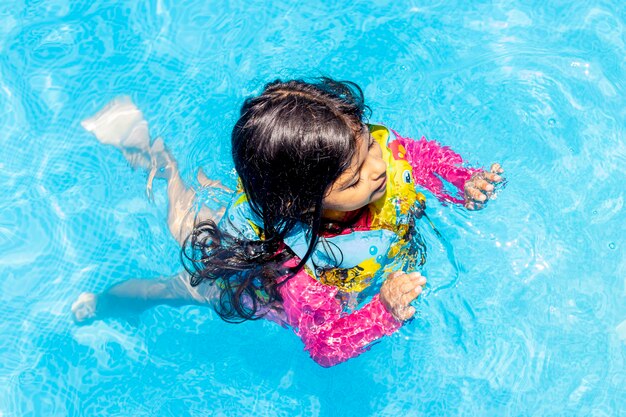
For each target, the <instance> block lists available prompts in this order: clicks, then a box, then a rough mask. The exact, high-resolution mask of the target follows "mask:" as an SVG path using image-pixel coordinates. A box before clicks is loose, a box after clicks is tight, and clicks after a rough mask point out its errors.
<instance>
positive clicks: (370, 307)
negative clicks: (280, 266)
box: [280, 270, 402, 367]
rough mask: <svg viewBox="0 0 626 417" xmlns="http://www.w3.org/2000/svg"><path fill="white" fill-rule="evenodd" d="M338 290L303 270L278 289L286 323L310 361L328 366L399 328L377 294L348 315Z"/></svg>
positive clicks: (360, 350) (357, 352) (339, 361)
mask: <svg viewBox="0 0 626 417" xmlns="http://www.w3.org/2000/svg"><path fill="white" fill-rule="evenodd" d="M337 292H338V289H337V288H336V287H333V286H328V285H324V284H322V283H320V282H318V281H316V280H315V279H314V278H313V277H311V276H310V275H309V274H308V273H307V272H306V271H304V270H302V271H300V272H298V274H296V275H295V276H293V277H291V278H290V279H289V280H288V281H287V282H285V283H284V284H283V285H282V286H281V287H280V293H281V295H282V297H283V309H284V314H285V316H286V317H285V318H286V320H287V322H288V324H289V325H290V326H291V327H292V328H293V329H294V331H295V333H296V334H297V335H298V336H299V337H300V338H301V339H302V341H303V342H304V346H305V350H307V351H308V352H309V354H310V355H311V358H313V360H314V361H315V362H317V363H318V364H320V365H321V366H324V367H330V366H333V365H336V364H338V363H341V362H344V361H346V360H348V359H350V358H353V357H355V356H358V355H360V354H361V353H363V352H365V351H366V350H368V348H369V346H370V344H371V343H372V342H374V341H376V340H378V339H380V338H381V337H383V336H385V335H390V334H392V333H393V332H395V331H396V330H398V329H399V328H400V327H401V326H402V322H400V321H398V320H396V319H395V318H394V317H393V316H392V315H391V313H389V312H388V311H387V309H386V308H385V306H384V305H383V304H382V303H381V301H380V300H379V298H378V297H379V296H378V295H376V296H375V297H374V298H373V299H372V300H371V301H370V302H369V303H367V304H366V305H364V306H363V307H362V308H360V309H359V310H356V311H354V312H352V313H350V314H347V313H344V312H343V309H342V306H341V303H340V301H339V300H338V299H337V298H336V296H337Z"/></svg>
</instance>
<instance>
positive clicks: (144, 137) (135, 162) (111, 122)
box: [81, 97, 151, 170]
mask: <svg viewBox="0 0 626 417" xmlns="http://www.w3.org/2000/svg"><path fill="white" fill-rule="evenodd" d="M81 125H82V126H83V127H84V128H85V129H86V130H87V131H89V132H91V133H93V134H94V135H95V136H96V138H97V139H98V140H99V141H100V143H103V144H105V145H113V146H115V147H116V148H118V149H119V150H121V151H122V153H123V154H124V156H125V157H126V159H127V160H128V162H129V163H130V164H131V166H132V167H133V168H138V167H141V168H143V169H148V170H149V169H150V168H151V163H150V162H151V161H150V135H149V133H148V123H147V122H146V120H145V119H144V118H143V114H142V113H141V110H139V109H138V108H137V106H135V104H134V103H133V102H132V101H131V100H130V98H129V97H118V98H115V99H113V101H111V102H110V103H109V104H107V105H106V106H104V108H103V109H102V110H100V111H99V112H98V113H96V114H95V115H94V116H92V117H90V118H89V119H85V120H83V121H82V122H81Z"/></svg>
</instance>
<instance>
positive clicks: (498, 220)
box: [0, 0, 626, 417]
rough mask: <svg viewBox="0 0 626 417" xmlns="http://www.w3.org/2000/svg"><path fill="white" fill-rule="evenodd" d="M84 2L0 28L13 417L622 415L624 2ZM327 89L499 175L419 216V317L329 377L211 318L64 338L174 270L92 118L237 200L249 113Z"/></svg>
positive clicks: (31, 8)
mask: <svg viewBox="0 0 626 417" xmlns="http://www.w3.org/2000/svg"><path fill="white" fill-rule="evenodd" d="M76 3H77V4H72V3H71V2H68V1H46V2H38V1H34V2H19V1H15V2H12V3H4V4H2V5H0V16H1V20H2V22H3V24H2V25H1V27H0V60H1V61H0V71H1V72H0V126H1V127H2V133H0V149H1V151H0V152H1V153H0V169H1V172H2V178H3V181H2V184H3V187H2V189H1V190H0V197H2V198H0V286H1V291H0V317H1V319H0V335H1V337H0V386H4V387H5V388H4V389H3V390H1V391H0V416H2V417H6V416H28V415H35V416H53V415H59V416H61V415H72V416H78V415H86V416H92V415H93V416H96V415H97V416H105V415H123V416H144V415H145V416H164V415H175V416H179V415H181V416H182V415H224V416H227V415H228V416H229V415H238V416H247V415H250V416H257V415H285V416H291V415H305V416H341V415H356V416H397V415H409V416H439V415H451V416H453V415H458V416H469V415H471V416H507V415H514V416H519V415H524V416H526V415H535V416H557V415H559V416H561V415H562V416H573V415H576V416H588V415H593V416H618V415H626V390H625V387H626V372H625V371H626V260H625V259H624V237H623V236H624V230H626V216H624V213H625V211H624V207H623V206H624V186H623V184H624V180H625V177H626V168H625V167H626V139H625V131H626V111H625V109H626V99H625V98H624V97H625V96H626V91H625V90H626V88H625V87H626V85H625V80H626V67H625V66H626V61H624V56H626V46H625V42H626V35H625V31H624V30H625V29H624V28H625V20H626V12H625V9H624V6H623V2H621V1H618V0H612V1H603V2H600V1H598V2H576V3H574V2H558V1H552V2H534V3H532V2H531V3H529V2H521V1H507V2H505V1H499V2H496V3H491V2H472V3H471V4H467V3H465V2H432V1H431V2H424V1H411V2H392V1H378V2H375V3H376V4H375V5H373V4H372V2H364V1H356V2H332V3H331V2H307V3H306V4H300V3H296V2H291V3H290V2H284V3H282V4H274V2H272V3H270V2H267V1H262V2H257V1H251V2H244V1H234V2H228V3H226V2H202V1H192V2H185V4H181V3H179V2H173V1H165V0H159V1H155V2H153V3H152V4H151V5H149V6H147V5H142V4H130V5H129V4H125V5H121V4H116V3H115V2H103V1H95V2H93V4H92V5H87V3H85V4H84V5H83V4H82V3H81V2H76ZM270 4H271V5H270ZM331 4H332V5H331ZM321 73H323V74H328V75H332V76H334V77H337V78H347V79H351V80H354V81H356V82H358V83H359V84H360V85H361V86H362V87H363V88H364V91H365V94H366V97H367V98H368V101H369V104H370V106H371V107H372V109H373V111H374V112H373V118H372V119H373V120H375V121H384V122H385V123H387V124H389V125H390V126H392V127H393V128H395V129H396V130H398V131H399V132H401V133H403V134H405V135H411V136H415V137H417V136H419V135H422V134H423V135H426V136H427V137H428V138H431V139H439V140H440V141H441V142H443V143H445V144H448V145H450V146H451V147H452V148H453V149H455V150H456V151H458V152H459V153H461V154H462V155H464V156H466V157H467V159H468V160H470V161H472V162H474V163H477V164H478V163H480V164H484V165H487V164H488V163H490V162H492V161H499V162H501V163H502V164H503V166H504V167H505V169H506V170H507V180H508V184H507V187H506V188H505V189H504V190H503V191H502V192H501V193H500V194H499V196H498V199H497V200H496V201H494V202H493V203H491V204H490V206H489V207H488V208H487V209H486V210H484V211H482V212H476V213H468V212H465V211H463V210H460V209H457V208H454V207H449V206H443V205H441V204H439V203H437V202H435V200H434V199H432V198H430V199H429V206H430V208H429V210H430V217H431V218H432V219H433V221H435V222H436V224H437V225H438V227H439V229H440V230H441V231H442V232H443V233H444V235H445V236H446V237H447V240H448V242H449V243H450V244H449V246H446V245H443V244H442V243H441V242H439V241H438V240H437V239H436V238H434V237H433V236H430V238H429V241H428V245H429V259H428V263H427V265H426V268H425V272H424V274H425V275H426V276H428V278H429V283H430V286H431V287H430V290H429V291H428V292H427V293H425V294H424V296H423V297H422V299H421V301H420V303H419V306H420V309H419V312H418V318H417V319H416V320H414V321H413V322H411V323H410V324H409V325H407V326H405V327H404V328H403V329H402V330H401V331H400V332H399V333H397V334H395V335H394V336H392V337H389V338H386V339H384V340H383V341H382V342H381V343H379V344H377V345H376V346H374V347H373V348H372V350H371V351H370V352H368V353H366V354H364V355H362V356H360V357H358V358H356V359H352V360H350V361H348V362H347V363H345V364H342V365H339V366H336V367H334V368H330V369H323V368H320V367H319V366H318V365H316V364H315V363H314V362H313V361H311V360H310V359H309V358H308V355H307V354H306V353H305V352H303V351H302V345H301V342H300V341H299V340H298V338H297V337H296V336H294V335H293V334H292V333H291V332H289V331H286V330H283V329H281V328H279V327H278V326H276V325H273V324H271V323H265V322H257V323H246V324H242V325H236V326H235V325H228V324H225V323H223V322H221V321H220V320H219V318H217V317H216V315H215V314H214V313H212V312H211V311H209V310H207V309H204V308H197V307H187V308H182V309H171V308H167V307H159V308H156V309H154V310H150V311H148V312H146V313H144V314H142V315H141V316H140V317H138V318H137V319H136V320H132V321H131V322H127V321H119V320H107V321H103V322H97V323H95V324H93V325H91V326H86V327H77V326H75V325H74V324H73V323H72V321H71V319H70V311H69V307H70V304H71V302H72V301H73V300H74V298H75V297H76V296H77V295H78V294H79V293H80V292H81V291H86V290H91V291H98V290H102V289H104V288H105V287H107V286H108V285H110V284H112V283H114V282H117V281H118V280H121V279H122V278H125V277H131V276H136V277H152V276H158V275H167V274H171V273H174V272H175V271H177V269H178V268H179V263H178V249H177V246H176V243H175V242H174V240H173V239H172V238H171V237H170V236H169V233H168V231H167V227H166V224H165V220H164V219H165V213H166V212H165V195H164V194H165V193H164V189H163V184H161V183H159V184H157V189H156V194H155V201H154V203H151V202H150V201H148V200H147V199H146V198H145V181H146V178H145V176H144V175H143V174H141V173H139V172H133V171H132V170H131V169H130V167H128V165H127V164H126V162H125V161H124V159H123V158H122V156H121V155H120V154H119V152H117V151H116V150H115V149H113V148H110V147H104V146H102V145H100V144H99V143H98V142H97V141H96V140H95V139H94V138H93V137H91V136H90V135H89V134H88V133H87V132H85V131H84V130H82V128H81V127H80V125H79V122H80V120H82V119H84V118H85V117H87V116H90V115H92V114H93V113H94V112H95V111H96V110H98V109H99V108H101V107H102V105H104V104H105V103H106V102H108V101H109V100H111V99H112V98H114V97H116V96H118V95H130V96H131V97H132V98H133V100H134V101H135V102H136V103H137V104H138V106H139V107H140V108H141V109H142V110H143V111H144V113H145V115H146V118H147V119H148V121H149V122H150V128H151V133H152V134H153V136H162V137H164V138H165V141H166V143H167V144H168V146H169V147H170V149H171V150H172V152H173V153H174V154H175V156H176V157H177V158H178V160H179V164H180V167H181V169H182V171H183V175H184V176H185V178H187V179H188V180H190V181H191V179H192V178H193V177H194V173H195V172H194V170H195V169H196V168H197V167H199V166H201V167H203V168H204V170H205V171H206V172H207V174H208V175H209V176H219V177H221V178H224V179H225V180H226V181H232V176H231V174H230V172H231V170H232V166H231V164H230V162H229V149H228V137H229V132H230V129H231V127H232V124H233V122H234V120H235V119H236V117H237V112H238V107H239V105H240V103H241V101H242V99H243V98H244V97H246V96H247V95H249V94H251V93H252V92H257V91H259V89H260V88H261V86H262V84H263V83H265V82H267V81H269V80H271V79H273V78H276V77H279V76H280V77H290V76H303V75H304V76H306V75H319V74H321Z"/></svg>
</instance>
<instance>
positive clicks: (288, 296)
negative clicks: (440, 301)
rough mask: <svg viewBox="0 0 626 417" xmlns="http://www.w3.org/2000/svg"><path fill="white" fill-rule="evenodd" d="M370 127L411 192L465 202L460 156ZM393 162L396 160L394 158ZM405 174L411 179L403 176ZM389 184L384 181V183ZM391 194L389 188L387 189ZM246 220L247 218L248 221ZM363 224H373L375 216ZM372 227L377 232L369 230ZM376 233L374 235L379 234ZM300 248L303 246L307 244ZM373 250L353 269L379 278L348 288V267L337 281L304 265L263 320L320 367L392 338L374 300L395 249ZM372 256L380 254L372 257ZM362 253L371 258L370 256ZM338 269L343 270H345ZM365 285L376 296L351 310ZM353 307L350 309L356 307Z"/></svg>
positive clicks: (391, 322)
mask: <svg viewBox="0 0 626 417" xmlns="http://www.w3.org/2000/svg"><path fill="white" fill-rule="evenodd" d="M370 129H371V130H372V132H373V133H372V135H373V136H374V130H376V129H378V130H377V131H378V133H381V129H384V131H383V132H382V133H381V134H385V132H386V135H387V136H385V137H384V138H382V139H380V140H383V139H384V140H386V145H387V148H386V149H387V150H388V151H389V152H388V153H386V154H387V155H388V157H389V158H390V159H389V161H391V163H394V160H396V161H400V162H401V163H403V164H405V165H400V167H401V168H400V171H402V169H403V167H405V166H406V168H408V169H407V170H405V171H403V172H401V174H403V175H404V176H406V177H407V183H409V185H410V187H411V188H412V189H413V192H415V191H414V187H415V184H417V185H420V186H422V187H424V188H426V189H427V190H429V191H430V192H432V193H433V194H435V195H436V196H437V197H438V198H439V199H441V200H445V201H448V202H453V203H462V202H463V199H462V191H463V186H464V184H465V182H466V181H467V180H468V179H469V178H470V177H471V175H472V174H473V173H474V172H475V170H472V169H468V168H464V167H462V163H463V160H462V159H461V157H460V156H459V155H458V154H456V153H455V152H453V151H452V150H451V149H450V148H448V147H444V146H441V145H439V144H438V143H437V142H435V141H428V140H426V138H424V137H422V138H421V139H420V140H419V141H414V140H412V139H409V138H404V137H401V136H400V135H398V134H397V133H396V132H393V131H389V130H387V129H386V128H384V127H383V126H379V125H372V126H371V127H370ZM391 132H393V135H391ZM391 158H394V159H393V160H392V159H391ZM391 163H388V165H391ZM407 163H408V164H407ZM390 169H391V168H388V175H389V176H390V177H391V175H395V176H396V177H399V176H400V175H399V174H396V173H394V172H392V171H391V170H390ZM411 171H412V172H411ZM407 172H408V173H409V175H407ZM411 177H412V178H411ZM408 179H411V181H410V182H409V181H408ZM413 179H414V183H415V184H414V183H413ZM442 180H445V181H447V182H448V183H450V184H452V185H453V186H454V187H455V188H456V189H457V190H458V195H450V194H449V193H447V192H446V190H445V188H444V184H443V181H442ZM391 182H392V181H388V183H391ZM388 187H391V185H388ZM389 191H390V188H388V192H389ZM389 195H391V194H389ZM389 195H386V196H385V197H384V198H385V199H391V197H389ZM394 198H396V200H397V201H396V200H394V204H395V206H400V205H402V204H403V202H404V200H403V199H402V196H400V197H394ZM411 201H412V202H411V204H414V201H415V200H414V199H413V200H411ZM372 204H374V203H372ZM231 211H232V212H233V213H235V211H236V210H235V209H234V208H233V207H231V208H229V212H231ZM229 212H227V215H226V216H225V217H227V218H228V217H230V219H231V221H233V220H234V218H235V216H233V215H230V216H229ZM407 213H408V214H409V215H410V214H411V213H412V212H411V211H408V212H407ZM235 214H236V213H235ZM368 219H369V217H368ZM394 219H395V217H394ZM398 219H399V217H398ZM248 221H250V220H249V219H248ZM367 221H371V222H376V218H374V219H373V220H367ZM398 221H400V220H398ZM239 223H241V222H239ZM231 227H232V226H231ZM371 229H375V228H374V227H372V228H371ZM379 229H380V230H378V229H376V230H373V231H372V232H371V233H379V234H380V233H388V234H391V232H389V231H388V230H383V229H384V226H381V227H380V228H379ZM379 234H376V235H375V236H379ZM248 235H249V236H248V237H249V238H252V237H254V236H251V232H250V231H248ZM352 235H354V236H352ZM381 236H382V235H381ZM394 236H395V235H394ZM342 237H343V238H350V237H352V239H354V240H353V241H352V242H350V245H348V246H347V247H348V248H349V249H350V250H352V249H353V248H356V247H355V246H354V245H356V244H360V243H362V242H363V241H368V239H371V237H370V235H366V234H363V235H359V234H358V233H352V234H350V233H347V234H346V233H344V234H343V235H342V236H338V237H337V238H342ZM381 239H382V238H381ZM285 241H286V243H287V245H288V246H289V247H290V248H291V249H292V250H293V252H294V253H295V254H296V255H299V256H303V255H301V253H302V249H301V248H300V246H302V242H300V241H299V240H297V239H295V238H294V239H292V240H288V239H285ZM389 242H390V243H389V245H391V246H392V247H393V245H394V244H395V245H400V244H401V243H402V244H404V243H406V241H403V240H400V241H399V243H398V241H389ZM368 244H369V243H368ZM304 246H305V247H306V245H304ZM318 246H320V245H318ZM373 248H375V246H372V247H371V248H370V250H369V253H371V254H372V255H371V258H368V259H367V260H366V261H364V262H363V263H361V264H359V265H361V266H359V265H357V266H356V267H353V268H352V269H356V270H357V271H358V272H360V275H367V265H374V266H373V267H372V268H374V269H376V270H377V273H378V276H379V278H376V277H372V278H369V279H367V280H364V281H358V280H353V281H350V284H349V285H348V284H346V282H347V281H346V280H348V281H349V279H351V278H350V277H353V275H354V274H353V275H350V273H349V271H351V269H350V268H347V269H346V270H345V271H348V272H345V273H344V274H342V275H340V276H341V277H342V279H343V281H338V280H337V278H336V276H335V275H338V274H331V276H330V277H328V276H325V275H324V274H322V273H321V272H319V270H320V268H315V265H317V264H310V263H307V266H308V267H307V268H304V269H302V270H301V271H300V272H299V273H297V274H296V275H295V276H293V277H291V278H290V279H289V280H288V281H287V282H285V283H284V284H283V285H282V286H281V287H280V293H281V295H282V297H283V302H282V305H281V308H279V309H277V310H272V311H271V312H270V313H269V314H268V315H267V316H266V318H268V319H270V320H272V321H276V322H278V323H280V324H283V325H285V324H286V325H288V326H290V327H291V328H292V329H293V330H294V331H295V333H296V334H297V335H298V336H299V337H300V338H301V339H302V341H303V342H304V346H305V350H307V351H308V352H309V354H310V355H311V357H312V358H313V360H315V361H316V362H317V363H319V364H320V365H322V366H324V367H330V366H333V365H336V364H338V363H340V362H343V361H346V360H348V359H350V358H352V357H355V356H357V355H359V354H361V353H363V352H364V351H366V350H367V349H368V348H369V346H370V345H371V343H372V342H374V341H376V340H378V339H380V338H381V337H383V336H385V335H390V334H392V333H393V332H395V331H396V330H398V329H399V328H400V327H401V326H402V322H400V321H398V320H396V319H395V318H394V317H393V316H392V315H391V313H389V312H388V311H387V309H386V308H385V307H384V305H383V304H382V302H381V301H380V299H379V296H378V291H379V288H380V284H381V283H382V281H384V277H386V274H387V273H388V272H390V271H391V269H393V270H397V266H396V267H394V268H390V267H389V266H388V265H387V264H386V262H388V261H389V260H390V259H392V258H393V257H396V256H397V254H398V249H392V250H391V252H392V253H391V255H388V256H387V257H384V256H382V255H381V254H380V252H378V248H376V249H373ZM357 249H358V250H356V252H359V253H363V252H367V250H363V249H361V248H357ZM346 251H347V250H346ZM412 252H414V250H412ZM376 254H378V256H375V255H376ZM366 255H367V256H370V255H369V254H366ZM397 257H399V256H397ZM289 262H290V263H289V264H288V266H294V265H296V264H297V263H298V262H299V258H298V257H295V258H294V259H292V260H290V261H289ZM318 262H320V263H321V262H322V261H321V260H318ZM372 262H373V264H372ZM376 262H379V263H376ZM357 263H358V261H355V262H354V264H357ZM415 265H416V263H415V262H414V263H412V264H409V265H408V268H409V269H411V270H415V268H416V266H415ZM401 268H403V269H404V268H407V265H406V264H405V265H403V266H402V267H401ZM340 270H341V271H344V270H343V269H340ZM330 271H331V272H334V271H336V269H335V270H333V269H330ZM357 275H358V274H357ZM357 278H358V277H357ZM369 287H371V288H373V289H374V291H375V294H374V295H371V296H370V297H368V298H364V299H363V298H362V299H361V301H363V302H362V303H358V305H357V307H356V308H350V305H349V304H350V300H353V301H354V299H355V297H359V296H360V295H362V294H361V293H365V292H367V290H368V289H371V288H369ZM351 291H352V293H351ZM352 307H354V303H353V304H352Z"/></svg>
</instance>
